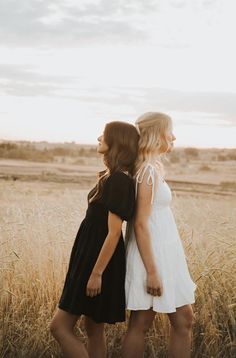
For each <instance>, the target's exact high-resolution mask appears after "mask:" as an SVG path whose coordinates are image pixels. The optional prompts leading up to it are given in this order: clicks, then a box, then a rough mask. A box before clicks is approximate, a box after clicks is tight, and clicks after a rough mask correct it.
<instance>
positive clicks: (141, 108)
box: [0, 64, 236, 125]
mask: <svg viewBox="0 0 236 358" xmlns="http://www.w3.org/2000/svg"><path fill="white" fill-rule="evenodd" d="M0 84H1V94H2V95H10V96H18V97H22V96H23V97H36V96H43V97H53V98H58V99H63V100H74V101H79V102H80V103H84V105H87V106H90V107H93V108H97V109H98V110H99V108H102V109H103V111H104V110H105V108H108V107H109V110H110V111H111V110H112V107H113V108H114V109H115V111H116V110H117V108H123V109H122V110H121V112H122V114H125V113H127V116H134V117H136V116H138V115H139V114H140V113H142V112H145V111H152V110H154V111H156V110H158V111H167V112H168V111H171V112H179V113H183V114H184V113H185V115H184V118H187V116H186V113H190V114H191V113H192V115H191V117H192V118H193V117H194V118H196V121H197V116H198V114H199V116H200V117H201V118H203V113H204V116H205V118H206V120H207V116H208V117H209V118H213V119H214V118H215V119H216V118H218V120H219V121H222V123H223V122H224V124H226V123H227V122H228V124H229V125H236V93H227V92H196V91H195V92H193V91H192V92H187V91H179V90H170V89H163V88H158V87H151V88H149V87H148V86H147V85H146V86H136V87H134V86H129V85H126V86H119V85H113V86H111V85H109V84H103V83H100V84H98V83H97V84H94V83H93V82H91V83H87V84H86V85H85V84H83V85H82V86H81V78H80V76H63V75H49V74H47V75H46V74H43V73H40V72H37V71H36V69H35V68H34V67H33V66H28V65H8V64H0ZM112 111H113V110H112ZM193 114H194V115H193ZM184 118H183V120H184ZM185 121H186V120H185ZM225 121H227V122H225Z"/></svg>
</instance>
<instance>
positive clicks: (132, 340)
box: [122, 310, 156, 358]
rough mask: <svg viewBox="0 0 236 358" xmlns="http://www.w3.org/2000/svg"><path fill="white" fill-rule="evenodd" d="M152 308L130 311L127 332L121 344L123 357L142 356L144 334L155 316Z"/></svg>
mask: <svg viewBox="0 0 236 358" xmlns="http://www.w3.org/2000/svg"><path fill="white" fill-rule="evenodd" d="M155 314H156V313H155V312H154V311H152V310H146V311H132V312H131V315H130V320H129V326H128V330H127V333H126V335H125V337H124V341H123V345H122V357H123V358H142V357H143V353H144V348H145V344H144V343H145V341H144V340H145V335H146V333H147V331H148V330H149V328H150V327H151V325H152V322H153V320H154V318H155Z"/></svg>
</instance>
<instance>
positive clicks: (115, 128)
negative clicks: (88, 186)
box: [89, 121, 139, 202]
mask: <svg viewBox="0 0 236 358" xmlns="http://www.w3.org/2000/svg"><path fill="white" fill-rule="evenodd" d="M103 136H104V141H105V143H106V144H107V146H108V150H107V152H106V153H105V154H104V155H103V162H104V164H105V166H106V169H105V170H103V171H101V172H99V173H98V181H97V184H96V187H95V188H94V191H93V192H92V193H91V195H90V198H89V201H90V202H91V201H94V200H97V199H99V198H100V197H101V193H102V188H103V185H104V183H105V181H106V179H107V178H108V176H109V175H111V174H112V173H114V172H116V171H119V170H120V171H123V172H126V173H127V174H128V175H129V176H130V177H133V175H134V170H135V161H136V159H137V155H138V141H139V135H138V132H137V129H136V128H135V126H134V125H132V124H129V123H126V122H120V121H114V122H110V123H107V124H106V126H105V129H104V133H103Z"/></svg>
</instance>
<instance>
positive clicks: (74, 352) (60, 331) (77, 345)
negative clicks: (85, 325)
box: [50, 309, 89, 358]
mask: <svg viewBox="0 0 236 358" xmlns="http://www.w3.org/2000/svg"><path fill="white" fill-rule="evenodd" d="M78 318H79V317H78V316H75V315H72V314H70V313H67V312H65V311H63V310H61V309H58V311H57V312H56V314H55V316H54V318H53V320H52V322H51V324H50V330H51V333H52V335H53V336H54V338H55V339H56V340H57V341H58V343H59V344H60V346H61V348H62V351H63V354H64V357H66V358H89V355H88V352H87V351H86V349H85V347H84V345H83V344H82V342H80V340H79V338H78V337H77V336H76V335H75V333H74V327H75V324H76V322H77V320H78Z"/></svg>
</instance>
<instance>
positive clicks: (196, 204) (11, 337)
mask: <svg viewBox="0 0 236 358" xmlns="http://www.w3.org/2000/svg"><path fill="white" fill-rule="evenodd" d="M35 185H37V187H35ZM85 208H86V192H85V191H80V190H78V188H77V187H76V186H74V187H70V188H66V187H65V185H59V184H54V185H53V186H52V184H48V183H41V184H30V183H12V184H9V183H7V184H5V183H3V182H2V183H0V235H1V236H0V275H1V277H0V289H1V301H0V313H1V328H0V335H1V336H0V347H1V351H0V355H1V357H14V358H15V357H17V358H18V357H27V358H28V357H37V358H39V357H60V356H61V355H60V350H59V348H58V346H57V344H56V342H55V341H54V340H53V338H52V337H51V335H50V333H49V330H48V326H49V323H50V320H51V318H52V316H53V312H54V310H55V308H56V305H57V302H58V298H59V296H60V293H61V289H62V285H63V281H64V277H65V273H66V268H67V263H68V259H69V254H70V249H71V246H72V243H73V239H74V237H75V234H76V231H77V229H78V227H79V224H80V221H81V219H82V217H83V215H84V212H85ZM174 210H175V216H176V220H177V223H178V227H179V231H180V234H181V238H182V240H183V243H184V246H185V251H186V254H187V257H188V262H189V268H190V271H191V274H192V276H193V278H194V280H195V282H196V283H197V285H198V288H197V291H196V303H195V305H194V311H195V324H194V331H193V347H192V357H199V358H200V357H208V358H209V357H214V358H226V357H227V358H228V357H231V356H232V357H233V356H234V354H235V353H236V351H235V346H234V344H235V343H234V342H235V315H234V313H235V308H236V305H235V301H234V300H235V287H236V284H235V283H236V282H235V280H236V272H235V271H236V265H235V242H234V232H235V227H236V223H235V221H234V220H233V219H234V218H235V214H236V213H235V211H236V210H235V208H234V206H233V201H232V200H228V201H225V199H223V198H220V199H217V200H216V199H214V198H211V197H204V198H196V197H195V198H194V197H189V196H174ZM127 315H128V313H127ZM125 330H126V324H118V325H111V326H107V327H106V333H107V340H108V350H109V357H120V343H121V339H122V336H123V334H124V332H125ZM77 332H78V335H79V336H80V337H81V338H82V339H83V340H84V341H86V337H85V334H84V329H83V322H80V324H78V329H77ZM168 335H169V323H168V319H167V317H166V316H165V315H162V314H160V315H157V317H156V320H155V322H154V325H153V328H152V329H151V330H150V332H149V333H148V336H147V339H146V353H145V357H160V358H161V357H166V356H167V342H168Z"/></svg>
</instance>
